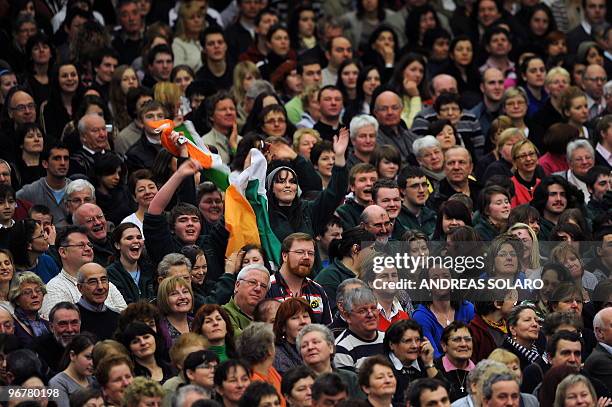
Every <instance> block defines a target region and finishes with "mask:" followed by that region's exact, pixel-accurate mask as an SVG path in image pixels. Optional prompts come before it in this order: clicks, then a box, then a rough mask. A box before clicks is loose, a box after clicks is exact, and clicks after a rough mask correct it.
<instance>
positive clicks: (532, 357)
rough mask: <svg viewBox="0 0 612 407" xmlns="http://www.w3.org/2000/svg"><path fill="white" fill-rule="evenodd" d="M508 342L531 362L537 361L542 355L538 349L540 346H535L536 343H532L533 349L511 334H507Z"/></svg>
mask: <svg viewBox="0 0 612 407" xmlns="http://www.w3.org/2000/svg"><path fill="white" fill-rule="evenodd" d="M506 342H508V343H509V344H510V346H512V348H514V349H515V350H516V351H517V352H519V353H520V354H521V355H523V356H524V357H525V358H527V360H529V362H530V363H533V362H535V361H536V360H537V359H538V358H539V357H540V352H539V351H538V348H537V347H536V346H535V344H533V345H531V349H527V348H526V347H524V346H523V345H521V344H520V343H518V342H517V341H515V340H514V338H511V337H510V336H506Z"/></svg>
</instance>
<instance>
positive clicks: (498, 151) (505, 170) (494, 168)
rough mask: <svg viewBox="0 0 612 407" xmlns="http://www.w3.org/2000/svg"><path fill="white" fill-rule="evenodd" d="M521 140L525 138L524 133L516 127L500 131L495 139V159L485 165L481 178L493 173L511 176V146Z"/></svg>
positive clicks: (486, 177) (488, 176) (489, 176)
mask: <svg viewBox="0 0 612 407" xmlns="http://www.w3.org/2000/svg"><path fill="white" fill-rule="evenodd" d="M523 140H526V138H525V135H524V134H523V132H522V131H521V130H520V129H517V128H516V127H510V128H507V129H506V130H504V131H502V132H501V134H500V135H499V136H497V139H496V141H495V150H494V155H495V156H497V160H495V161H494V162H492V163H491V164H489V165H488V166H487V168H486V170H485V172H484V174H483V176H482V179H483V180H486V179H489V178H491V177H492V176H494V175H503V176H504V177H512V175H513V174H512V163H513V157H512V148H513V147H514V145H515V144H517V143H519V142H521V141H523Z"/></svg>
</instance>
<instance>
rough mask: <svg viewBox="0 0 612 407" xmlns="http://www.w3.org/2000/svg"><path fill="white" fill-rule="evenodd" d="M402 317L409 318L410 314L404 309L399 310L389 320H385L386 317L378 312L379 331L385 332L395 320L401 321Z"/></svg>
mask: <svg viewBox="0 0 612 407" xmlns="http://www.w3.org/2000/svg"><path fill="white" fill-rule="evenodd" d="M403 319H410V316H409V315H408V313H407V312H406V311H399V312H398V313H397V314H395V316H394V317H393V318H391V321H389V320H387V318H385V317H383V315H382V313H380V314H378V330H379V331H381V332H387V329H389V327H390V326H391V325H392V324H393V323H394V322H397V321H401V320H403Z"/></svg>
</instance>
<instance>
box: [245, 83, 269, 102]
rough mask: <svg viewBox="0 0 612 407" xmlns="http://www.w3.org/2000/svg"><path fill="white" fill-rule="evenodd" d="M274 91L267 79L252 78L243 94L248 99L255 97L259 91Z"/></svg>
mask: <svg viewBox="0 0 612 407" xmlns="http://www.w3.org/2000/svg"><path fill="white" fill-rule="evenodd" d="M265 92H270V93H272V92H274V86H272V84H271V83H270V82H268V81H264V80H263V79H257V80H254V81H253V83H252V84H251V86H250V87H249V89H248V90H247V91H246V93H245V96H246V97H247V98H249V99H255V98H257V96H259V95H260V94H261V93H265Z"/></svg>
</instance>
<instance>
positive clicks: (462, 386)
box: [455, 369, 468, 393]
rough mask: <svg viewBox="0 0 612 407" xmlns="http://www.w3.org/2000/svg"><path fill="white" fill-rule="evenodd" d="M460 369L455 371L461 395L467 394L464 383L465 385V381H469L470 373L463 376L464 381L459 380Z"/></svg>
mask: <svg viewBox="0 0 612 407" xmlns="http://www.w3.org/2000/svg"><path fill="white" fill-rule="evenodd" d="M458 371H459V369H456V370H455V374H456V375H457V381H458V382H459V386H461V387H459V390H461V393H464V392H465V387H464V383H465V379H467V375H468V372H465V374H464V375H463V379H459V373H458Z"/></svg>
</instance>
